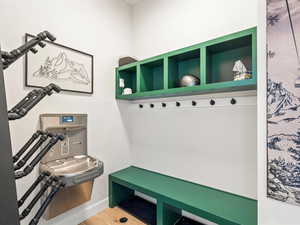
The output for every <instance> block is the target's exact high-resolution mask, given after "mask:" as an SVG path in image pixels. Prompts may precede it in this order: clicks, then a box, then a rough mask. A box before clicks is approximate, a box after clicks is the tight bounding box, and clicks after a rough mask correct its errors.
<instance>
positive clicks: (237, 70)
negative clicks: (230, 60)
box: [232, 60, 251, 81]
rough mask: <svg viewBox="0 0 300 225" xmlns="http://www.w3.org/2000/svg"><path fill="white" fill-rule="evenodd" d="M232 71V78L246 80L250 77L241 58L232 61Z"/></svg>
mask: <svg viewBox="0 0 300 225" xmlns="http://www.w3.org/2000/svg"><path fill="white" fill-rule="evenodd" d="M232 71H233V73H234V80H235V81H236V80H246V79H250V78H251V74H250V73H249V72H248V70H247V68H246V66H245V65H244V63H243V62H242V61H241V60H238V61H236V62H235V63H234V67H233V69H232Z"/></svg>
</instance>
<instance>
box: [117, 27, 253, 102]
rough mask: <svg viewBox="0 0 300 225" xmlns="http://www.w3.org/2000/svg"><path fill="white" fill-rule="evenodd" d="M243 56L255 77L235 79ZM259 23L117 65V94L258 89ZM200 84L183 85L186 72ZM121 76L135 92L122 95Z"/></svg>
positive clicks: (147, 95)
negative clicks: (234, 74) (238, 63)
mask: <svg viewBox="0 0 300 225" xmlns="http://www.w3.org/2000/svg"><path fill="white" fill-rule="evenodd" d="M237 60H241V61H242V62H243V63H244V65H245V66H246V68H247V70H248V71H251V72H252V77H251V79H247V80H240V81H234V80H233V71H232V69H233V67H234V63H235V62H236V61H237ZM256 67H257V37H256V27H254V28H250V29H247V30H243V31H240V32H237V33H234V34H230V35H226V36H223V37H219V38H216V39H213V40H210V41H206V42H203V43H199V44H196V45H193V46H190V47H186V48H183V49H179V50H175V51H172V52H168V53H165V54H162V55H159V56H155V57H152V58H149V59H145V60H141V61H139V62H135V63H132V64H128V65H125V66H121V67H118V68H116V98H117V99H124V100H135V99H144V98H160V97H172V96H183V95H196V94H207V93H216V92H229V91H244V90H254V89H256V80H257V68H256ZM187 74H191V75H194V76H197V77H199V78H200V84H199V85H197V86H193V87H180V85H179V82H180V79H181V78H182V76H184V75H187ZM120 78H122V79H124V81H125V88H131V89H132V94H130V95H122V92H123V88H121V87H120V82H119V80H120Z"/></svg>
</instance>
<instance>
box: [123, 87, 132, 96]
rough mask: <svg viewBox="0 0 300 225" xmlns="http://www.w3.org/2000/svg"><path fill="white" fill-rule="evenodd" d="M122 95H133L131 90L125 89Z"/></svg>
mask: <svg viewBox="0 0 300 225" xmlns="http://www.w3.org/2000/svg"><path fill="white" fill-rule="evenodd" d="M122 94H123V95H131V94H132V89H131V88H124V90H123V93H122Z"/></svg>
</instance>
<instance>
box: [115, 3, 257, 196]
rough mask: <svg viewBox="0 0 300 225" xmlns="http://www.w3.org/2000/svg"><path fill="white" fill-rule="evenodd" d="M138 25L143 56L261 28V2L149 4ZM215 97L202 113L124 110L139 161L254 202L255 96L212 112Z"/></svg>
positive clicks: (137, 44) (137, 49) (139, 12)
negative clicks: (258, 9)
mask: <svg viewBox="0 0 300 225" xmlns="http://www.w3.org/2000/svg"><path fill="white" fill-rule="evenodd" d="M132 20H133V40H134V41H133V50H134V55H135V56H137V57H138V58H139V59H143V58H147V57H151V56H154V55H158V54H161V53H165V52H167V51H170V50H175V49H178V48H183V47H186V46H189V45H192V44H196V43H200V42H202V41H206V40H209V39H212V38H216V37H218V36H223V35H226V34H230V33H233V32H237V31H240V30H243V29H247V28H250V27H254V26H256V25H257V1H243V3H242V4H241V2H240V1H239V0H230V1H219V0H210V1H198V0H189V1H181V0H172V1H170V0H151V1H150V0H144V1H141V2H140V3H138V4H137V5H135V6H134V8H133V18H132ZM235 95H237V94H234V95H233V96H235ZM254 95H255V93H254ZM217 96H218V97H217V102H218V101H220V102H222V101H223V100H222V99H220V97H221V98H222V97H225V96H226V95H224V94H221V95H217ZM202 97H203V96H202ZM211 97H212V96H211V95H206V96H204V98H205V99H206V100H204V102H203V103H201V104H200V107H199V108H197V109H191V108H185V109H175V108H168V109H166V110H156V109H155V110H150V109H149V108H148V109H144V110H139V109H138V107H137V106H136V105H135V106H134V105H133V106H131V107H129V108H127V109H125V108H126V107H124V106H122V105H121V106H120V107H121V109H122V110H121V111H122V115H123V120H124V121H125V122H126V121H127V122H128V124H127V128H128V133H129V136H130V141H131V150H132V152H133V158H134V164H135V165H136V166H140V167H143V168H146V169H150V170H154V171H157V172H161V173H165V174H169V175H171V176H177V177H180V178H183V179H186V180H191V181H193V182H197V183H201V184H204V185H208V186H212V187H215V188H219V189H222V190H225V191H229V192H234V193H237V194H241V195H244V196H248V197H252V198H256V179H257V177H256V104H255V101H256V97H255V96H250V97H243V98H242V99H241V100H240V101H239V102H238V105H237V106H236V107H235V108H233V107H232V106H231V105H230V104H228V101H227V100H226V101H225V102H226V103H221V106H218V107H209V106H208V101H207V100H208V99H210V98H211ZM194 98H196V97H194ZM177 99H187V98H177ZM247 101H250V102H251V101H252V102H253V101H254V103H253V104H252V105H245V104H246V102H247ZM145 102H149V101H145ZM126 110H129V111H126Z"/></svg>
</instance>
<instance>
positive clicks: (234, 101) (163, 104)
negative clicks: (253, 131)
mask: <svg viewBox="0 0 300 225" xmlns="http://www.w3.org/2000/svg"><path fill="white" fill-rule="evenodd" d="M185 102H186V101H185ZM236 103H237V100H236V99H235V98H231V99H230V104H231V105H235V104H236ZM197 104H198V103H197V101H191V106H195V107H196V106H197ZM209 104H210V105H211V106H214V105H216V101H215V100H214V99H211V100H210V101H209ZM145 105H146V104H139V105H138V106H139V108H140V109H142V108H144V107H145ZM155 105H156V104H154V103H149V107H150V108H155ZM175 105H176V107H181V106H182V104H181V102H180V101H176V102H175ZM160 106H161V107H162V108H167V106H168V104H167V103H166V102H162V103H160Z"/></svg>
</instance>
